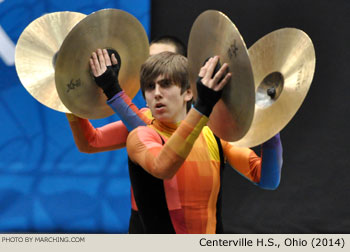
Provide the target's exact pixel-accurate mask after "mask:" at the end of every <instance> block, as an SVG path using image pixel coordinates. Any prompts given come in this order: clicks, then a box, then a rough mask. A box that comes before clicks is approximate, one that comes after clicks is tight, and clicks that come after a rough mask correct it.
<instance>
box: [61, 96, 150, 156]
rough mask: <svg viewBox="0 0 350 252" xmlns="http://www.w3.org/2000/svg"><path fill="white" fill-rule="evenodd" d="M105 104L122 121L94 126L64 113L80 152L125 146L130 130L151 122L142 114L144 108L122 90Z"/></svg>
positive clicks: (94, 151) (85, 120)
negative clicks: (138, 105)
mask: <svg viewBox="0 0 350 252" xmlns="http://www.w3.org/2000/svg"><path fill="white" fill-rule="evenodd" d="M107 104H109V105H110V106H111V107H112V109H113V110H114V111H116V113H117V114H118V115H119V117H120V118H121V119H122V121H117V122H113V123H110V124H107V125H105V126H103V127H100V128H94V127H93V126H92V124H91V123H90V122H89V120H87V119H82V118H79V117H77V116H75V115H73V114H66V115H67V118H68V121H69V124H70V127H71V130H72V133H73V137H74V141H75V144H76V145H77V147H78V149H79V150H80V151H81V152H85V153H96V152H101V151H109V150H116V149H120V148H123V147H125V146H126V138H127V136H128V133H129V131H130V130H132V129H134V128H136V127H137V126H140V125H145V124H146V123H150V122H151V119H149V118H148V117H147V116H146V115H144V112H145V110H139V109H138V108H137V107H136V106H135V105H134V104H133V103H132V102H131V100H130V98H129V97H128V96H127V95H126V94H125V92H124V91H121V92H119V93H118V94H116V95H115V96H114V97H113V98H112V99H110V100H109V101H107ZM125 125H127V127H126V126H125Z"/></svg>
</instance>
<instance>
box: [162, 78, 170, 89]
mask: <svg viewBox="0 0 350 252" xmlns="http://www.w3.org/2000/svg"><path fill="white" fill-rule="evenodd" d="M171 83H172V82H171V80H169V79H164V80H162V81H161V82H160V85H161V87H162V88H167V87H170V86H171Z"/></svg>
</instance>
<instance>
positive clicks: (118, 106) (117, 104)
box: [107, 91, 146, 132]
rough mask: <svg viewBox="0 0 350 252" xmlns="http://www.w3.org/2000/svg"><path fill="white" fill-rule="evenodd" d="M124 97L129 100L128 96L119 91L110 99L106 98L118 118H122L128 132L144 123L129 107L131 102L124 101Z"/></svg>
mask: <svg viewBox="0 0 350 252" xmlns="http://www.w3.org/2000/svg"><path fill="white" fill-rule="evenodd" d="M125 97H126V98H127V99H128V100H129V97H127V96H126V94H125V93H124V91H121V92H119V93H117V94H116V95H114V96H113V97H112V98H111V99H110V100H108V101H107V104H108V105H109V106H110V107H111V108H112V109H113V110H114V112H115V113H116V114H117V115H118V116H119V118H120V119H121V120H122V122H123V123H124V125H125V126H126V128H127V129H128V131H129V132H130V131H132V130H133V129H135V128H137V127H138V126H145V125H146V123H145V122H144V121H142V120H141V118H140V117H139V116H138V115H137V113H136V112H135V111H134V110H133V109H132V108H131V104H128V103H127V102H126V99H124V98H125ZM132 105H133V104H132ZM133 106H135V105H133ZM135 108H136V106H135ZM136 109H137V108H136Z"/></svg>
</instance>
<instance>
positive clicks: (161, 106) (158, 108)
mask: <svg viewBox="0 0 350 252" xmlns="http://www.w3.org/2000/svg"><path fill="white" fill-rule="evenodd" d="M155 109H156V111H157V112H163V111H164V110H165V105H164V104H163V103H157V104H156V105H155Z"/></svg>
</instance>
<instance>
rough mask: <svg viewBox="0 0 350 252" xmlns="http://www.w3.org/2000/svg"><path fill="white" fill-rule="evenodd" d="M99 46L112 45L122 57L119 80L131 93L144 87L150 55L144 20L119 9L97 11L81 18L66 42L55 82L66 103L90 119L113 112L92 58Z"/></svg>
mask: <svg viewBox="0 0 350 252" xmlns="http://www.w3.org/2000/svg"><path fill="white" fill-rule="evenodd" d="M97 48H110V49H114V50H116V51H117V52H118V54H119V55H120V57H121V65H122V66H121V69H120V72H119V83H120V85H121V87H122V88H123V90H124V91H125V92H126V93H127V94H128V96H129V97H131V98H132V97H134V96H135V95H136V93H137V91H138V89H139V87H140V84H139V82H140V80H139V73H140V68H141V64H142V63H143V62H144V61H145V60H146V59H147V57H148V56H149V43H148V38H147V35H146V32H145V30H144V28H143V26H142V25H141V23H140V22H139V21H138V20H137V19H136V18H135V17H134V16H132V15H131V14H129V13H127V12H125V11H122V10H116V9H104V10H100V11H97V12H94V13H92V14H90V15H88V16H87V17H86V18H84V19H83V20H81V21H80V22H79V23H78V24H77V25H76V26H75V27H74V28H73V29H72V30H71V31H70V33H69V34H68V35H67V37H66V38H65V40H64V41H63V43H62V46H61V49H60V53H59V55H58V57H57V62H56V67H55V82H56V88H57V92H58V95H59V97H60V98H61V100H62V102H63V104H64V105H65V106H66V107H67V108H68V109H69V110H70V111H72V112H73V113H74V114H76V115H78V116H80V117H83V118H88V119H99V118H104V117H107V116H110V115H112V114H113V113H114V112H113V110H112V109H111V108H110V107H109V106H108V105H107V104H106V96H105V95H104V94H103V92H102V90H101V89H100V88H99V87H98V86H97V85H96V84H95V82H94V80H93V77H92V74H91V73H90V67H89V59H90V57H91V53H92V52H94V51H96V49H97Z"/></svg>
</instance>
